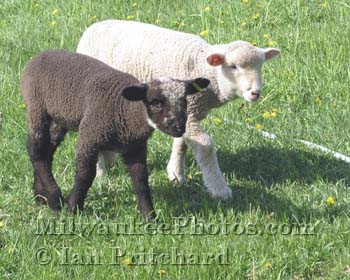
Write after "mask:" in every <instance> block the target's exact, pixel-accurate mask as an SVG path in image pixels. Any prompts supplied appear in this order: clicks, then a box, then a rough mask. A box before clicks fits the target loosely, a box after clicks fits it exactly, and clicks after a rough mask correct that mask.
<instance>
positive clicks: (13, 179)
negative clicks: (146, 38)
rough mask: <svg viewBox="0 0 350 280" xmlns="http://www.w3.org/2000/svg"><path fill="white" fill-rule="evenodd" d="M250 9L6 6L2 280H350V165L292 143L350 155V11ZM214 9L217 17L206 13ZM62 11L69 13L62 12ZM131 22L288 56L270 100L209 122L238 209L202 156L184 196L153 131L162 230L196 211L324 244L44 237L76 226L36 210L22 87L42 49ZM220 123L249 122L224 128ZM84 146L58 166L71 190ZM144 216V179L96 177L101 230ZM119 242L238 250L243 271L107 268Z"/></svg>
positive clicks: (269, 71)
mask: <svg viewBox="0 0 350 280" xmlns="http://www.w3.org/2000/svg"><path fill="white" fill-rule="evenodd" d="M247 2H248V4H243V3H242V2H241V1H238V0H237V1H221V0H215V1H199V0H194V1H145V0H140V1H137V2H136V3H137V6H136V7H134V6H133V5H132V4H133V2H126V1H107V0H100V1H92V0H87V1H82V0H79V1H78V0H76V1H34V2H32V1H20V0H3V1H1V2H0V57H1V59H0V69H1V75H0V91H1V94H0V111H1V131H0V133H1V142H0V155H1V156H0V166H1V168H0V279H38V278H39V279H134V278H137V279H346V278H349V277H350V274H349V268H348V269H347V267H349V266H350V241H349V240H350V239H349V236H350V219H349V217H350V209H349V205H350V194H349V190H350V189H349V184H350V169H349V165H348V164H346V163H344V162H342V161H337V160H335V159H334V158H333V157H332V156H330V155H327V154H323V153H320V152H318V151H315V150H310V149H308V148H307V147H305V146H304V145H303V144H301V143H297V142H294V141H293V139H296V138H299V139H304V140H309V141H312V142H315V143H318V144H321V145H324V146H326V147H328V148H330V149H332V150H336V151H339V152H341V153H344V154H347V155H350V122H349V116H350V101H349V82H350V70H349V69H350V68H349V57H350V48H349V45H350V37H349V34H350V3H349V2H348V1H327V4H324V5H323V6H322V5H321V4H322V3H324V2H322V1H318V0H317V1H316V0H310V1H302V0H295V1H294V0H293V1H292V0H289V1H282V0H281V1H277V0H276V1H262V0H261V1H253V0H249V1H247ZM257 3H259V4H261V6H259V5H256V4H257ZM36 4H37V5H36ZM207 6H210V7H211V10H210V11H209V12H205V11H204V10H205V7H207ZM56 8H57V9H58V14H56V15H54V14H53V13H52V12H53V10H54V9H56ZM94 16H96V19H95V17H94ZM128 16H135V20H138V21H142V22H149V23H157V24H158V25H160V26H164V27H167V28H172V29H178V30H181V31H185V32H190V33H195V34H199V33H200V32H201V31H203V30H208V32H209V33H208V36H207V37H206V39H207V40H208V41H209V42H210V43H224V42H229V41H233V40H237V39H242V40H247V41H250V42H255V43H256V44H257V45H259V46H261V47H267V46H268V45H269V42H270V44H271V45H274V46H276V47H278V48H280V49H281V50H282V55H281V56H280V57H279V58H278V59H276V60H274V61H271V62H270V63H268V64H266V65H265V66H264V69H263V70H264V82H265V88H264V98H263V99H262V100H261V101H259V102H258V103H254V104H246V103H245V102H244V101H242V100H238V101H236V102H232V103H231V104H228V105H226V106H225V107H223V108H221V109H218V110H213V111H212V112H211V114H210V115H209V117H208V118H207V119H206V120H205V121H204V122H203V126H204V127H205V128H206V130H207V131H208V132H209V133H210V135H212V137H213V139H214V140H215V142H216V147H217V150H218V156H219V162H220V165H221V168H222V171H223V172H224V175H225V178H226V180H227V182H228V183H229V185H230V187H231V188H232V190H233V195H234V198H233V199H232V201H228V202H222V201H215V200H213V199H211V198H210V197H209V196H208V195H207V194H206V193H205V192H204V190H203V183H202V179H201V174H200V171H199V168H198V166H197V164H196V163H195V161H194V159H193V156H192V155H191V154H190V153H189V154H188V157H187V159H188V160H187V163H186V165H187V166H186V172H187V175H190V176H191V177H192V180H190V181H189V183H188V184H187V185H186V186H183V187H178V186H174V185H172V184H171V183H169V182H168V180H167V177H166V174H165V166H166V163H167V160H168V157H169V153H170V147H171V139H170V138H169V137H168V136H165V135H162V134H160V133H158V132H157V133H155V134H154V136H153V137H152V139H151V140H150V145H149V158H148V162H149V170H150V185H151V186H152V193H153V200H154V204H155V208H156V209H157V212H158V214H159V217H160V222H165V223H167V224H169V225H173V224H174V221H173V220H172V217H173V216H181V217H191V216H194V217H196V218H197V219H198V220H202V221H203V223H204V225H206V226H209V225H210V224H211V223H213V224H218V223H221V222H222V221H223V220H226V221H227V222H228V223H240V225H241V227H244V226H246V227H247V228H248V227H249V226H250V225H252V224H256V225H257V228H258V229H259V230H263V229H266V228H267V227H268V225H269V224H271V223H272V224H275V225H280V226H281V227H283V225H286V224H287V225H290V224H293V223H309V224H311V225H313V231H314V232H315V233H316V235H299V236H298V235H285V234H283V232H282V230H280V231H278V232H277V233H276V234H271V235H270V234H262V235H254V234H253V235H248V234H242V235H240V234H235V233H231V234H227V235H225V234H222V233H221V234H217V235H210V234H206V235H191V234H190V233H191V232H190V229H189V228H186V229H184V232H185V234H184V235H175V234H172V235H162V234H160V233H159V234H155V235H148V234H146V235H132V236H130V235H120V234H117V233H116V232H110V234H102V233H101V232H100V233H101V234H98V232H96V231H94V232H93V233H92V234H91V235H90V236H87V235H86V234H83V233H80V234H79V232H77V234H75V235H38V234H36V230H37V229H36V227H37V221H38V220H39V221H43V222H47V221H48V220H49V219H56V220H57V221H67V220H69V219H71V216H70V214H68V213H66V212H65V211H63V213H62V214H61V215H60V217H58V218H55V217H54V216H53V214H52V213H51V211H50V210H49V209H47V208H46V207H44V206H40V207H37V206H36V205H35V203H34V199H33V191H32V183H33V176H32V168H31V165H30V162H29V159H28V156H27V153H26V148H25V143H26V131H27V124H26V113H25V110H24V109H23V108H22V106H21V104H22V103H23V101H22V99H21V97H20V94H19V92H18V84H19V79H20V75H21V72H22V70H23V68H24V65H25V63H26V62H27V61H28V60H29V59H30V57H31V56H33V55H35V54H37V53H38V52H40V51H43V50H46V49H49V48H64V49H68V50H72V51H73V50H75V48H76V46H77V43H78V41H79V38H80V37H81V35H82V33H83V31H84V30H85V29H86V27H87V26H89V25H90V24H92V23H93V22H96V21H99V20H104V19H109V18H116V19H117V18H118V19H126V18H127V17H128ZM254 16H255V18H256V19H253V17H254ZM53 22H55V23H53ZM182 22H183V23H185V24H181V23H182ZM264 34H268V36H264ZM265 37H268V38H265ZM243 103H245V106H244V107H243V109H241V110H239V108H240V106H241V105H242V104H243ZM273 108H277V109H278V110H279V112H278V114H277V117H275V118H270V119H264V118H263V117H262V114H263V112H265V111H271V110H272V109H273ZM214 118H220V119H224V118H227V119H229V120H231V121H232V123H235V122H236V121H239V122H243V123H244V125H242V126H239V125H232V124H231V122H222V123H221V124H215V123H214V121H213V120H214ZM256 124H261V125H263V126H264V129H265V130H267V131H270V132H273V133H276V134H277V135H278V136H279V137H278V139H277V140H270V139H265V138H263V137H261V135H260V134H259V133H258V132H257V131H256V129H250V128H248V126H253V127H254V126H255V125H256ZM75 138H76V135H75V134H73V133H71V134H69V135H68V136H67V137H66V140H65V142H64V144H63V145H62V146H61V147H60V149H59V151H58V153H57V154H56V161H55V165H54V171H55V176H56V178H57V181H58V182H59V184H60V186H61V188H62V190H63V191H64V193H65V194H66V193H67V192H68V191H69V190H70V188H71V186H72V181H73V175H74V156H75V143H74V141H75ZM329 196H332V197H333V198H334V201H335V203H334V205H332V206H330V205H327V203H326V199H327V198H328V197H329ZM132 217H135V219H137V220H138V221H139V220H140V218H139V213H138V209H137V206H136V201H135V196H134V194H133V191H132V186H131V182H130V180H129V178H128V176H127V174H126V171H125V169H124V167H123V165H122V163H121V161H120V160H118V162H117V163H116V165H114V167H113V168H112V169H111V171H110V174H109V175H108V177H106V178H103V179H102V180H99V181H95V183H94V185H93V187H92V188H91V190H90V192H89V196H88V198H87V201H86V211H85V212H84V213H83V214H82V215H81V216H77V217H76V218H75V219H76V221H81V222H84V223H89V224H90V225H93V224H96V223H99V224H107V225H112V224H113V223H123V222H126V221H128V220H130V219H131V218H132ZM253 233H254V232H253ZM284 233H285V232H284ZM62 247H70V248H72V249H71V250H73V251H74V252H79V253H80V254H81V255H83V256H86V255H87V254H88V253H91V252H96V253H95V254H96V255H99V256H101V259H102V262H103V263H104V264H102V265H73V264H70V265H64V264H62V256H61V255H60V254H62ZM110 247H122V248H124V249H125V250H126V251H127V252H129V253H130V254H132V253H133V252H142V251H143V250H145V251H149V250H151V249H152V248H153V249H154V251H155V252H158V253H161V252H169V250H170V248H171V247H177V248H178V250H179V251H181V252H187V253H190V252H193V253H197V254H198V253H202V252H209V253H217V252H219V251H220V250H221V248H223V247H227V250H228V252H229V253H228V257H229V261H230V265H218V264H211V265H183V266H177V265H159V264H158V265H151V264H147V265H142V266H136V265H134V266H128V265H124V264H122V265H112V264H109V263H108V261H107V260H109V258H110V257H111V254H112V252H111V249H110ZM40 248H46V249H47V250H48V251H49V252H51V254H52V261H51V262H50V263H49V264H46V265H41V264H38V263H37V262H36V261H35V255H38V254H39V253H38V252H39V251H38V250H39V249H40ZM123 259H125V258H123ZM134 259H135V258H134ZM347 271H348V272H347Z"/></svg>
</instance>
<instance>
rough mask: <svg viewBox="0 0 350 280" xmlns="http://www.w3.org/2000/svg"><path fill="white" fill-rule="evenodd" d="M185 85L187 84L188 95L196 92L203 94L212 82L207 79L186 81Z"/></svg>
mask: <svg viewBox="0 0 350 280" xmlns="http://www.w3.org/2000/svg"><path fill="white" fill-rule="evenodd" d="M185 83H186V84H187V94H193V93H196V92H202V91H203V90H204V89H205V88H206V87H207V86H209V84H210V81H209V80H208V79H206V78H197V79H194V80H188V81H185Z"/></svg>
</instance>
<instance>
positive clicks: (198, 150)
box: [184, 123, 232, 199]
mask: <svg viewBox="0 0 350 280" xmlns="http://www.w3.org/2000/svg"><path fill="white" fill-rule="evenodd" d="M184 138H185V141H186V144H187V145H189V146H190V147H191V149H192V151H193V153H194V155H195V158H196V160H197V162H198V164H199V166H200V169H201V171H202V173H203V180H204V186H205V187H206V189H207V191H208V192H209V193H210V195H211V196H212V197H217V198H221V199H229V198H231V197H232V191H231V189H230V188H229V187H228V186H227V184H226V182H225V179H224V177H223V175H222V173H221V171H220V167H219V162H218V158H217V155H216V151H215V146H214V141H213V140H212V139H211V138H210V136H209V135H208V134H206V133H205V132H204V130H203V129H202V128H201V127H200V125H199V124H198V123H193V124H192V125H191V126H190V127H188V128H186V133H185V136H184Z"/></svg>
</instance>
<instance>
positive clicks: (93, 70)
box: [21, 50, 139, 130]
mask: <svg viewBox="0 0 350 280" xmlns="http://www.w3.org/2000/svg"><path fill="white" fill-rule="evenodd" d="M135 83H139V82H138V80H137V79H136V78H134V77H132V76H131V75H128V74H125V73H122V72H119V71H116V70H115V69H113V68H112V67H110V66H108V65H106V64H104V63H102V62H100V61H98V60H96V59H93V58H90V57H88V56H85V55H80V54H76V53H71V52H67V51H63V50H51V51H46V52H43V53H41V54H39V55H37V56H36V57H34V58H33V59H32V60H31V61H30V62H29V63H28V65H27V66H26V69H25V71H24V74H23V77H22V86H21V88H23V90H22V94H23V95H24V98H25V100H26V103H27V104H28V106H29V107H30V106H31V104H33V103H35V104H37V103H38V102H40V103H42V107H43V109H44V110H45V111H46V112H47V114H48V115H50V117H52V118H53V119H54V120H56V121H57V122H58V123H61V124H62V125H63V126H65V127H67V128H68V129H72V130H78V127H79V124H80V121H81V120H82V119H83V117H84V114H87V113H90V114H92V113H91V112H92V111H93V112H94V114H96V115H98V114H99V113H101V116H105V118H106V119H111V118H112V116H109V115H108V114H112V112H114V107H115V106H116V103H118V102H121V103H123V104H124V102H123V98H122V97H121V96H120V92H121V90H122V88H124V87H125V86H127V85H130V84H135ZM35 104H34V106H37V105H35ZM87 108H88V109H89V110H87Z"/></svg>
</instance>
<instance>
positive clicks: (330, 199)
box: [326, 196, 335, 206]
mask: <svg viewBox="0 0 350 280" xmlns="http://www.w3.org/2000/svg"><path fill="white" fill-rule="evenodd" d="M326 202H327V204H328V205H329V206H332V205H334V203H335V200H334V198H333V196H329V197H327V199H326Z"/></svg>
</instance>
